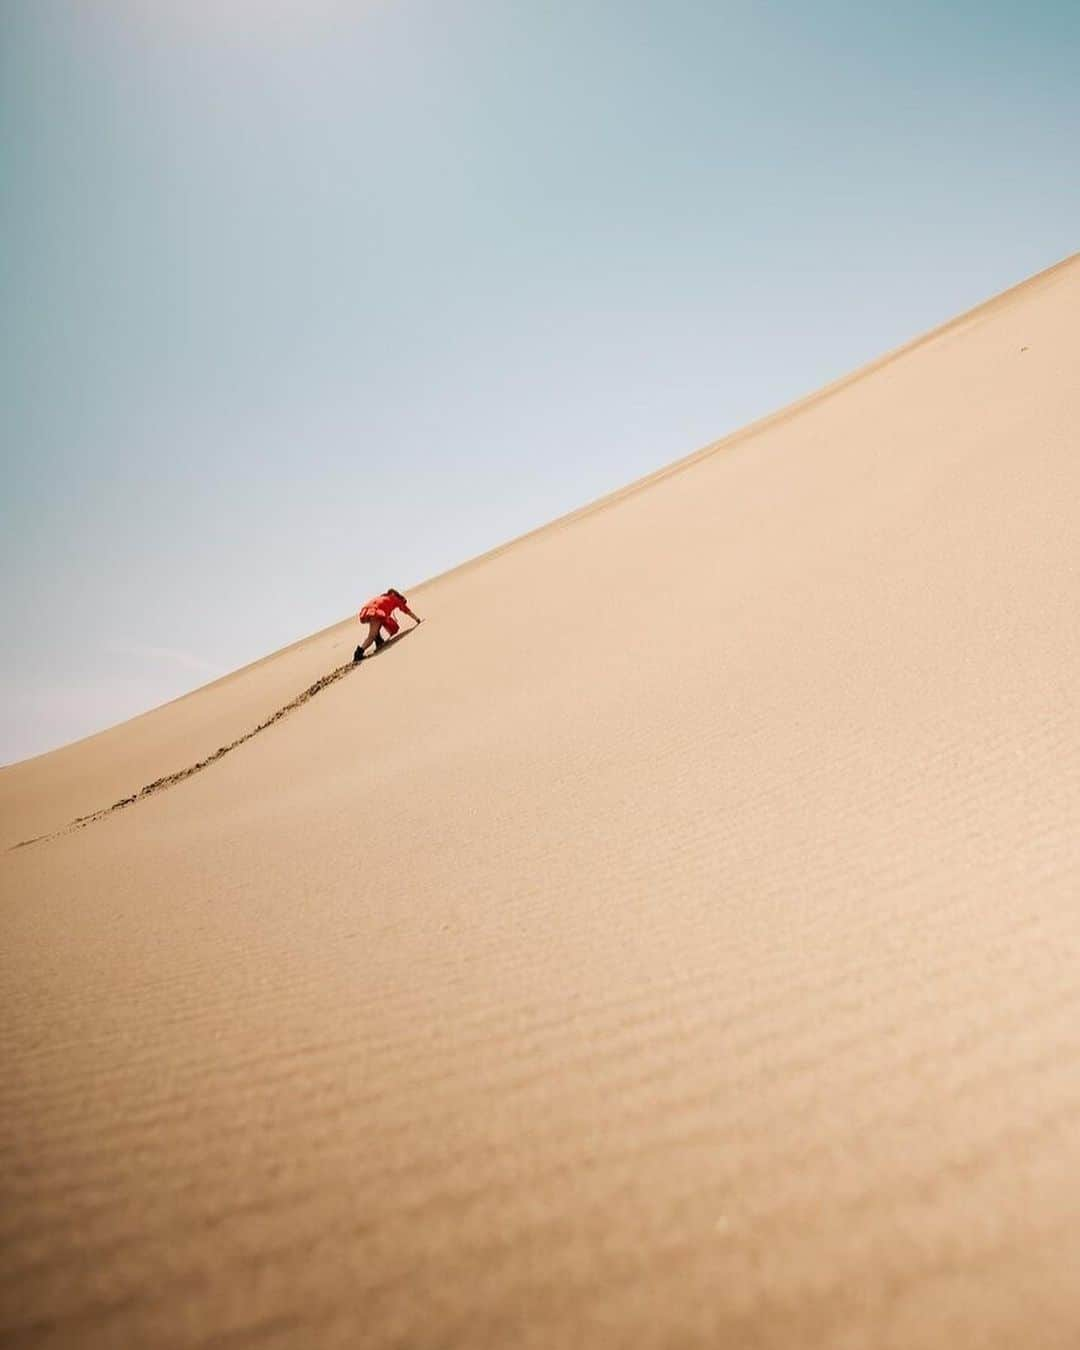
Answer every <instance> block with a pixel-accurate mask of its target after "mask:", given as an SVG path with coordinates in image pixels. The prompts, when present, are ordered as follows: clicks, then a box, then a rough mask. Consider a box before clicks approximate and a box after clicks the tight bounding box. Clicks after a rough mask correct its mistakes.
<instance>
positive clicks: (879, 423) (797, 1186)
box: [0, 259, 1080, 1350]
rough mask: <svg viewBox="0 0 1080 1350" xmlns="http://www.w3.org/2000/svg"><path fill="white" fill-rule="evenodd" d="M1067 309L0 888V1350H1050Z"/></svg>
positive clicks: (666, 490)
mask: <svg viewBox="0 0 1080 1350" xmlns="http://www.w3.org/2000/svg"><path fill="white" fill-rule="evenodd" d="M1078 316H1080V263H1078V261H1077V260H1076V259H1073V260H1071V261H1070V262H1068V263H1065V264H1062V265H1060V266H1059V267H1057V268H1055V269H1051V271H1050V272H1048V273H1044V274H1041V275H1040V276H1039V277H1037V278H1034V279H1033V280H1032V281H1031V282H1028V283H1026V284H1025V285H1024V286H1021V287H1018V288H1016V289H1015V290H1013V291H1010V292H1008V293H1006V294H1005V295H1004V296H1001V297H999V298H997V299H996V300H994V301H993V302H991V303H989V304H987V305H986V306H983V307H981V308H980V309H979V310H977V311H973V312H972V314H970V315H967V316H964V317H963V318H961V319H960V320H957V321H956V322H955V323H953V324H951V325H948V326H946V328H944V329H942V330H939V331H938V332H936V333H935V334H932V335H930V336H929V337H928V338H926V339H924V340H922V341H920V342H918V343H915V344H912V345H911V346H910V347H909V348H907V349H905V350H904V351H902V352H901V353H899V354H897V355H896V356H894V357H893V358H891V359H889V360H886V361H883V362H880V363H876V364H875V365H874V366H873V367H870V368H868V369H867V370H866V371H864V372H861V373H858V374H857V375H856V376H854V377H852V378H851V379H849V380H846V381H842V382H840V384H839V385H837V386H835V387H834V388H832V389H831V390H829V391H825V392H824V393H823V394H822V395H820V396H817V397H815V398H812V399H809V400H806V401H805V402H804V403H803V404H801V405H798V406H797V407H796V408H794V409H791V410H787V411H786V412H785V413H783V414H781V415H779V416H777V417H775V418H772V419H767V420H766V421H765V422H764V423H762V424H759V425H758V426H756V427H754V428H750V429H749V430H748V431H747V432H746V433H743V434H741V435H739V436H736V437H731V438H728V440H727V441H725V442H722V443H720V444H719V445H718V446H716V447H711V448H710V450H708V451H706V452H703V453H702V454H700V455H697V456H693V457H691V459H690V460H687V461H684V462H683V463H682V464H681V465H678V466H675V468H674V469H673V470H672V471H667V472H664V473H661V474H658V475H655V476H654V477H653V478H652V479H650V480H647V481H646V482H644V483H642V484H638V485H635V486H634V487H633V488H632V489H629V490H627V491H625V492H623V493H619V494H615V496H614V497H612V498H611V499H608V500H607V501H606V502H604V503H600V504H598V505H597V506H595V507H594V508H590V509H588V510H586V511H583V512H581V513H578V514H577V515H576V516H573V517H570V518H568V519H567V520H565V521H562V522H557V523H556V524H555V525H553V526H551V527H549V528H547V529H546V530H543V531H539V532H537V533H536V534H534V535H531V536H529V537H527V538H526V539H523V540H520V541H518V542H517V543H515V544H514V545H512V546H510V547H507V548H505V549H501V550H497V551H496V552H495V553H493V554H491V555H489V556H487V557H485V558H483V559H479V560H477V561H476V562H474V563H472V564H469V565H467V566H465V567H463V568H461V569H459V570H457V571H455V572H452V573H449V574H447V575H446V576H444V577H441V578H437V579H436V580H434V581H433V582H430V583H428V585H427V586H425V587H422V588H420V589H419V590H417V591H416V592H415V604H416V606H417V607H418V608H419V609H420V611H421V612H422V613H424V614H425V615H426V616H428V622H427V623H425V625H424V626H423V627H421V628H420V629H419V630H418V631H417V632H416V634H415V635H413V636H411V637H409V638H407V639H406V640H405V641H403V642H401V643H399V644H397V645H396V646H395V647H394V649H393V650H391V651H388V652H386V653H384V654H382V655H381V656H380V657H379V659H378V660H375V661H372V662H370V664H366V665H364V666H362V667H361V668H359V669H358V670H356V671H354V672H352V673H350V674H349V675H348V676H347V677H346V678H344V679H341V680H339V681H337V682H336V683H334V684H333V685H331V686H329V687H327V688H326V689H325V690H323V691H322V692H321V693H320V694H319V695H318V697H317V698H315V699H312V700H311V701H310V702H309V703H307V704H305V705H304V706H302V707H300V708H298V709H297V710H296V711H295V712H294V713H292V714H291V715H290V716H289V717H288V718H285V719H283V720H281V721H280V722H278V723H276V724H275V725H274V726H272V727H270V728H268V729H267V730H266V731H265V732H263V733H261V734H259V735H258V736H256V737H255V738H253V739H252V740H250V741H248V742H246V743H245V744H244V745H242V746H241V747H239V748H238V749H237V750H236V751H234V752H233V753H231V754H229V755H228V756H226V757H225V758H223V759H221V760H220V761H218V762H217V763H215V764H213V765H211V766H210V767H209V768H208V769H206V770H205V771H204V772H202V773H200V774H198V775H196V776H194V777H192V778H189V779H187V780H186V781H184V782H181V783H179V784H178V785H177V786H175V787H171V788H169V789H168V790H166V791H163V792H160V793H158V794H156V795H154V796H152V797H149V798H147V799H146V800H145V801H140V802H137V803H136V804H134V805H133V806H131V807H130V808H127V809H125V810H123V811H120V812H117V813H114V814H113V815H110V816H108V817H106V818H104V819H102V820H99V821H97V822H95V823H93V824H91V825H88V826H87V827H86V828H84V829H80V830H77V831H74V832H68V833H60V834H58V835H56V836H55V837H53V838H49V839H45V840H43V841H41V842H38V843H36V844H32V845H30V846H28V847H24V848H18V849H12V850H9V851H8V852H6V853H4V854H3V855H0V869H2V870H0V877H2V887H3V901H2V914H3V920H2V924H3V928H2V942H0V976H2V980H3V988H4V991H5V1017H4V1019H3V1023H2V1027H0V1036H2V1045H3V1062H4V1065H5V1073H4V1075H3V1077H2V1078H0V1151H2V1157H3V1160H4V1161H3V1169H2V1181H0V1245H2V1250H3V1254H4V1259H3V1261H2V1263H0V1302H2V1312H0V1335H4V1334H6V1335H7V1336H8V1337H9V1338H10V1339H11V1342H12V1343H15V1344H26V1345H34V1346H54V1345H55V1346H68V1345H74V1344H78V1345H80V1346H90V1347H95V1346H121V1345H124V1346H127V1345H139V1344H144V1345H154V1346H159V1347H172V1346H175V1347H189V1346H209V1345H219V1344H236V1345H253V1346H255V1345H257V1346H260V1347H263V1346H265V1347H273V1346H290V1347H291V1346H312V1345H318V1346H328V1347H337V1346H341V1347H354V1346H356V1345H360V1344H362V1345H365V1346H374V1347H392V1346H393V1347H403V1346H408V1347H413V1346H423V1347H429V1346H431V1347H434V1346H447V1347H450V1346H453V1347H459V1346H460V1347H470V1350H471V1348H473V1347H478V1346H492V1347H494V1346H498V1347H503V1346H509V1345H513V1346H524V1347H549V1346H578V1345H580V1346H589V1347H592V1346H604V1347H607V1346H611V1347H616V1346H618V1347H626V1346H634V1347H637V1346H641V1347H653V1346H655V1347H661V1346H664V1347H667V1346H676V1345H677V1346H688V1345H695V1346H696V1345H700V1346H716V1345H729V1344H730V1345H739V1346H763V1347H774V1346H775V1347H790V1346H793V1345H798V1346H803V1347H818V1346H820V1347H861V1346H866V1347H870V1346H873V1347H896V1348H897V1350H901V1347H902V1348H903V1350H911V1347H923V1346H926V1347H929V1346H935V1347H936V1346H941V1347H946V1346H949V1347H953V1346H957V1345H976V1344H977V1345H980V1346H989V1347H997V1346H1001V1347H1011V1346H1021V1345H1023V1346H1025V1347H1027V1346H1062V1347H1065V1346H1072V1345H1075V1344H1076V1341H1077V1337H1078V1336H1080V1297H1078V1296H1077V1293H1076V1290H1075V1287H1074V1286H1075V1272H1076V1269H1077V1267H1078V1265H1080V1236H1078V1230H1077V1225H1076V1221H1075V1215H1076V1211H1077V1207H1078V1205H1080V1126H1078V1125H1077V1120H1078V1119H1080V1114H1078V1113H1080V1068H1078V1067H1077V1066H1078V1065H1080V1054H1078V1052H1080V1015H1078V1014H1080V959H1078V958H1080V914H1078V911H1077V906H1076V897H1077V895H1078V894H1080V824H1078V823H1080V713H1078V700H1077V696H1076V690H1077V689H1078V688H1080V629H1078V626H1077V622H1076V614H1077V601H1078V599H1080V594H1078V592H1080V586H1078V564H1077V557H1078V553H1077V543H1076V541H1077V536H1078V527H1080V456H1078V447H1077V440H1076V427H1077V425H1078V424H1080V381H1078V380H1077V378H1076V371H1077V369H1078V368H1080V359H1078V358H1080V319H1078ZM412 598H413V597H412V596H410V599H412ZM351 636H352V633H351V630H350V629H348V628H347V627H341V628H338V629H332V630H329V631H328V632H327V633H326V634H320V635H317V636H316V637H315V638H313V639H310V640H309V642H308V643H307V644H301V645H300V646H299V647H296V648H292V649H289V651H288V652H285V653H281V654H279V655H278V656H277V657H271V658H269V659H268V660H267V661H266V662H264V663H261V664H260V665H259V666H256V667H252V668H250V669H249V671H247V672H240V673H239V674H238V676H236V677H233V678H232V680H231V681H225V682H219V684H217V685H214V686H209V687H208V688H207V689H206V690H202V691H199V693H198V694H196V695H193V696H191V697H190V698H189V699H188V700H182V701H181V702H179V703H177V704H172V705H169V707H168V708H165V709H160V710H158V711H157V712H155V713H152V714H148V715H147V716H146V717H144V718H141V719H138V720H137V721H135V722H133V723H129V724H127V725H126V726H125V727H121V728H117V729H114V731H113V732H109V733H105V734H104V735H103V736H101V737H95V738H91V739H90V740H88V741H84V742H81V743H79V744H78V745H76V746H73V747H69V748H68V749H67V750H65V751H59V752H56V754H55V755H54V756H47V757H43V758H42V759H40V760H35V761H31V762H29V763H28V764H27V765H24V766H16V767H15V768H13V769H10V770H8V771H7V772H6V773H5V774H4V775H2V776H0V790H2V794H3V795H2V796H0V805H2V807H3V811H2V814H3V817H4V821H5V837H6V838H7V839H8V840H9V842H12V843H14V842H17V841H18V840H20V839H23V838H26V837H27V836H29V835H31V834H42V833H46V834H47V833H49V832H51V831H53V830H56V829H58V828H60V827H61V826H62V825H64V823H65V822H66V821H68V820H70V819H71V818H72V817H73V816H74V815H77V814H82V813H83V812H85V811H88V810H93V809H94V808H97V807H101V806H105V805H108V804H109V801H110V800H115V798H116V797H119V796H123V795H126V793H127V792H128V791H131V790H137V789H138V787H140V786H141V785H142V783H143V782H146V781H151V780H152V779H154V778H156V777H159V776H160V775H161V774H163V773H171V772H173V771H175V770H176V769H177V768H181V767H183V762H185V761H187V760H190V761H192V762H193V761H194V760H195V759H197V758H200V757H201V756H202V754H204V753H206V752H208V751H209V750H212V749H213V748H214V747H215V746H216V745H217V744H219V743H221V742H222V741H223V740H231V739H233V738H234V737H235V736H238V735H240V734H242V733H243V732H244V731H245V730H247V729H248V728H249V727H251V726H254V725H255V724H257V723H258V722H260V721H261V720H263V719H264V718H265V717H266V716H267V715H268V713H269V712H270V711H272V707H274V706H279V705H280V704H283V703H285V702H287V701H288V699H289V698H291V697H293V696H294V695H295V694H297V693H299V692H300V690H301V689H302V688H304V687H305V685H307V684H309V683H310V682H311V681H312V680H313V679H315V678H317V677H318V675H319V674H321V673H323V672H324V671H326V670H329V669H330V668H332V667H333V666H335V665H337V664H339V662H340V660H341V659H342V658H341V654H340V653H341V650H342V649H344V648H347V647H349V646H350V645H351ZM102 794H103V795H102Z"/></svg>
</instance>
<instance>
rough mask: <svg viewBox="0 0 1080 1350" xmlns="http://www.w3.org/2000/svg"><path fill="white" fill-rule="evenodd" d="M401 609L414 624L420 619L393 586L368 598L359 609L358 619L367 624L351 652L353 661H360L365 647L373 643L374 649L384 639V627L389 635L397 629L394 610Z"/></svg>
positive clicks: (381, 643)
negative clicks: (354, 649)
mask: <svg viewBox="0 0 1080 1350" xmlns="http://www.w3.org/2000/svg"><path fill="white" fill-rule="evenodd" d="M399 609H400V610H401V612H402V613H403V614H407V615H408V616H409V618H410V619H412V621H413V623H414V624H418V623H420V619H419V618H418V617H417V615H415V614H414V613H413V612H412V610H411V609H410V608H409V602H408V601H407V600H406V599H405V597H404V596H403V595H402V594H401V592H400V591H396V590H394V588H393V586H391V587H390V589H389V590H388V591H383V593H382V595H377V596H376V597H375V599H374V600H369V601H368V602H367V604H366V605H365V606H364V608H363V609H362V610H361V611H360V614H359V616H358V617H359V619H360V622H361V623H366V624H367V636H366V637H365V638H364V640H363V642H361V644H360V646H359V647H357V649H356V651H355V652H354V653H353V660H354V661H362V660H363V659H364V653H365V652H366V651H367V649H368V648H369V647H370V646H372V645H374V647H375V650H376V651H378V650H379V648H380V647H381V646H382V645H383V643H384V642H385V641H386V638H384V637H383V635H382V630H383V629H384V628H385V629H386V631H387V632H388V633H389V634H390V636H391V637H393V636H394V634H395V633H396V632H397V631H398V624H397V620H396V619H395V618H394V611H395V610H399Z"/></svg>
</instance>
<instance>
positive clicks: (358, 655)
mask: <svg viewBox="0 0 1080 1350" xmlns="http://www.w3.org/2000/svg"><path fill="white" fill-rule="evenodd" d="M352 659H353V661H354V662H355V661H362V660H363V659H364V649H363V647H357V649H356V651H354V652H353V654H352Z"/></svg>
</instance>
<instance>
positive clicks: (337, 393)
mask: <svg viewBox="0 0 1080 1350" xmlns="http://www.w3.org/2000/svg"><path fill="white" fill-rule="evenodd" d="M1078 69H1080V5H1077V4H1075V3H1074V0H1068V2H1066V0H1062V2H1061V3H1041V2H1040V0H1025V2H1024V3H1001V2H1000V0H982V3H978V4H976V3H973V2H972V0H950V3H949V4H942V3H941V0H911V3H908V4H905V5H896V4H885V3H882V2H879V3H873V0H871V3H867V2H866V0H814V3H810V0H799V2H798V3H796V2H795V0H756V2H755V3H749V0H746V2H745V3H744V2H742V0H735V2H733V3H729V2H727V0H714V2H713V3H705V0H618V2H616V0H583V2H582V3H579V4H576V5H571V4H567V3H565V0H562V2H560V3H554V2H549V0H502V2H501V3H496V0H354V3H349V4H345V3H332V2H331V0H292V2H291V3H290V2H288V0H278V3H271V2H270V0H231V3H230V2H229V0H176V3H166V0H95V3H94V4H93V5H88V4H86V3H85V0H21V2H20V0H0V454H2V465H3V492H2V494H0V567H2V574H3V588H2V595H0V606H2V608H0V621H2V624H3V631H4V634H5V638H6V641H5V643H4V658H3V664H2V669H0V680H2V683H0V706H2V710H3V711H2V715H0V763H6V762H11V761H14V760H17V759H20V758H23V757H26V756H29V755H32V754H36V753H40V752H42V751H45V750H48V749H50V748H52V747H54V746H57V745H60V744H62V743H64V742H66V741H69V740H72V739H74V738H76V737H79V736H83V735H86V734H88V733H90V732H93V731H95V730H98V729H101V728H102V727H104V726H107V725H109V724H111V723H114V722H117V721H120V720H123V719H124V718H126V717H129V716H132V715H133V714H135V713H137V712H140V711H143V710H144V709H146V708H148V707H151V706H154V705H156V704H158V703H161V702H163V701H166V700H168V699H170V698H173V697H176V696H177V695H179V694H181V693H183V692H185V691H186V690H189V689H191V688H194V687H196V686H197V685H200V684H203V683H205V682H206V681H207V680H210V679H213V678H215V677H216V676H218V675H221V674H224V673H226V672H228V671H229V670H232V669H235V668H236V667H238V666H240V665H242V664H245V663H246V662H248V661H251V660H254V659H257V658H258V657H260V656H263V655H265V654H266V653H268V652H271V651H274V650H276V649H277V648H279V647H281V646H283V645H285V644H287V643H289V642H292V641H295V640H296V639H297V638H300V637H303V636H305V635H306V634H308V633H310V632H314V631H316V630H317V629H320V628H322V627H325V626H327V625H328V624H331V623H333V622H335V621H337V620H339V619H341V618H344V617H345V616H346V615H348V614H349V613H350V612H352V611H355V610H356V609H357V608H358V607H359V605H360V604H361V603H362V602H363V601H364V600H365V599H366V598H367V597H368V596H369V595H370V594H372V593H375V592H378V591H381V590H383V589H384V588H385V587H387V586H389V585H394V586H397V587H398V588H399V589H401V590H406V591H407V589H408V588H409V587H411V586H412V585H414V584H415V583H417V582H419V581H421V580H423V579H424V578H426V577H429V576H431V575H434V574H436V573H438V572H440V571H442V570H445V569H446V568H448V567H451V566H453V565H454V564H456V563H458V562H461V561H463V560H465V559H466V558H469V557H472V556H474V555H475V554H477V553H479V552H482V551H483V550H485V549H487V548H489V547H492V546H494V545H496V544H499V543H501V542H504V541H505V540H507V539H510V538H513V537H514V536H516V535H518V534H520V533H522V532H524V531H526V530H528V529H530V528H532V527H534V526H537V525H540V524H543V523H544V522H545V521H548V520H550V519H552V518H554V517H555V516H558V515H559V514H561V513H563V512H566V511H568V510H572V509H574V508H575V507H577V506H580V505H583V504H584V503H585V502H587V501H589V500H591V499H593V498H595V497H597V496H599V495H601V494H603V493H604V492H607V491H609V490H611V489H614V488H616V487H619V486H621V485H622V484H624V483H626V482H629V481H631V480H632V479H634V478H637V477H639V476H641V475H642V474H644V473H647V472H649V471H651V470H653V469H655V468H658V467H660V466H662V465H664V464H666V463H668V462H670V461H671V460H673V459H676V458H678V457H681V456H682V455H685V454H688V453H690V452H691V451H693V450H695V449H697V448H699V447H700V446H702V445H704V444H706V443H708V442H709V441H712V440H715V439H717V438H718V437H720V436H722V435H724V434H725V433H727V432H729V431H732V430H734V429H736V428H737V427H739V426H740V425H742V424H744V423H746V422H747V421H750V420H752V419H753V418H755V417H758V416H761V415H764V414H766V413H768V412H771V411H773V410H774V409H775V408H777V407H779V406H781V405H783V404H785V403H787V402H790V401H791V400H792V399H794V398H797V397H800V396H802V395H803V394H805V393H808V392H810V391H811V390H813V389H814V388H816V387H818V386H819V385H821V384H823V383H825V382H826V381H828V380H830V379H833V378H835V377H837V376H839V375H842V374H844V373H846V372H847V371H849V370H851V369H853V368H855V367H857V366H859V365H861V364H863V363H864V362H866V361H868V360H870V359H872V358H873V357H875V356H877V355H879V354H880V353H882V352H884V351H886V350H888V349H890V348H891V347H894V346H896V345H897V344H899V343H901V342H904V341H906V340H907V339H909V338H911V337H914V336H916V335H917V334H919V333H920V332H923V331H925V330H926V329H928V328H930V327H932V326H933V325H935V324H938V323H940V322H943V321H944V320H946V319H948V318H951V317H952V316H953V315H954V314H956V313H958V312H960V311H962V310H964V309H966V308H969V307H970V306H971V305H974V304H976V303H978V302H979V301H981V300H983V299H985V298H987V297H989V296H990V295H992V294H994V293H996V292H998V291H1001V290H1003V289H1005V288H1006V287H1008V286H1011V285H1013V284H1015V283H1017V282H1019V281H1021V280H1023V279H1024V278H1025V277H1027V276H1029V275H1030V274H1032V273H1033V272H1036V271H1039V270H1041V269H1042V268H1044V267H1047V266H1049V265H1050V264H1052V263H1054V262H1056V261H1058V260H1060V259H1061V258H1063V257H1065V256H1067V255H1068V254H1069V253H1071V252H1073V251H1074V250H1075V249H1076V247H1077V235H1078V231H1077V222H1078V220H1080V164H1078V158H1080V157H1078V152H1077V146H1078V145H1080V92H1078V91H1080V82H1078V81H1077V79H1076V72H1077V70H1078Z"/></svg>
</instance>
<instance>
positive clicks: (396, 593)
mask: <svg viewBox="0 0 1080 1350" xmlns="http://www.w3.org/2000/svg"><path fill="white" fill-rule="evenodd" d="M386 594H387V595H396V596H397V598H398V599H399V600H404V599H405V597H404V596H403V595H402V594H401V592H400V591H398V590H395V589H394V587H393V586H391V587H390V588H389V589H388V590H387V592H386Z"/></svg>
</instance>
